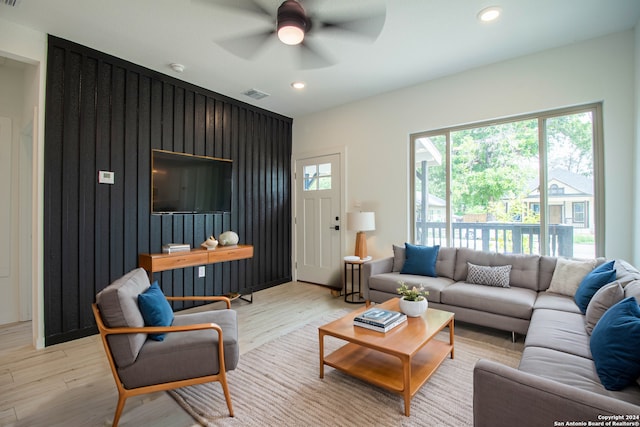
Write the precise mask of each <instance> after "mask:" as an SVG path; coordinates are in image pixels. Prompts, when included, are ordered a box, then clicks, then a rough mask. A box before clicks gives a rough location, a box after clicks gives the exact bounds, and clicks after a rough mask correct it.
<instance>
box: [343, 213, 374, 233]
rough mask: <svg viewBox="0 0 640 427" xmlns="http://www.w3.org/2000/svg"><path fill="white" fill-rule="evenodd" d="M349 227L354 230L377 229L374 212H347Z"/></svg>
mask: <svg viewBox="0 0 640 427" xmlns="http://www.w3.org/2000/svg"><path fill="white" fill-rule="evenodd" d="M347 229H349V230H354V231H371V230H375V229H376V214H375V213H374V212H347Z"/></svg>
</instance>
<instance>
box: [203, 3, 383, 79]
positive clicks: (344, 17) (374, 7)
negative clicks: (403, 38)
mask: <svg viewBox="0 0 640 427" xmlns="http://www.w3.org/2000/svg"><path fill="white" fill-rule="evenodd" d="M198 1H199V2H206V3H208V4H209V5H217V6H221V7H224V8H228V9H231V10H236V11H239V12H242V13H246V14H250V15H252V16H254V17H258V18H260V19H262V20H264V21H265V23H267V25H265V27H266V29H262V30H258V31H253V32H249V33H244V34H241V35H238V36H235V37H231V38H226V39H224V40H217V41H216V43H217V44H218V45H219V46H221V47H222V48H224V49H225V50H227V51H228V52H230V53H232V54H234V55H236V56H239V57H242V58H245V59H252V58H253V57H255V55H257V54H258V53H259V52H260V51H261V49H262V48H263V47H264V46H265V44H266V43H267V42H269V41H270V40H273V39H276V40H279V41H280V42H281V44H282V45H283V48H288V49H297V50H298V52H299V55H300V57H299V59H300V66H301V68H306V69H310V68H323V67H327V66H330V65H333V64H334V63H335V60H334V59H333V58H332V57H331V56H330V55H329V54H328V53H327V51H326V49H325V47H323V46H322V44H323V43H326V40H323V38H322V36H323V35H329V34H331V35H336V36H339V37H341V38H343V37H354V39H355V38H356V37H357V40H358V41H361V42H362V41H369V42H372V41H374V40H375V39H376V38H377V37H378V35H379V34H380V32H381V31H382V27H383V26H384V22H385V17H386V11H385V8H384V4H383V3H382V2H381V1H371V0H359V1H355V0H333V2H331V1H328V0H325V1H323V0H285V1H283V2H282V3H281V4H280V5H279V6H278V7H277V8H276V7H275V4H273V6H272V5H269V6H265V5H264V3H265V2H264V0H263V1H260V0H198ZM278 1H279V0H278ZM331 3H333V5H334V7H333V8H332V7H331ZM349 3H351V6H355V7H351V8H349V7H346V8H345V5H347V6H349ZM358 3H360V5H359V7H358ZM365 5H366V6H365ZM318 36H320V37H318Z"/></svg>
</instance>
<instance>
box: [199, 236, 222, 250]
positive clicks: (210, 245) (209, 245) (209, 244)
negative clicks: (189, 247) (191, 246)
mask: <svg viewBox="0 0 640 427" xmlns="http://www.w3.org/2000/svg"><path fill="white" fill-rule="evenodd" d="M200 246H202V247H203V248H205V249H208V250H212V249H215V248H216V246H218V241H217V240H216V238H215V237H213V236H209V238H208V239H207V240H205V241H204V242H202V244H201V245H200Z"/></svg>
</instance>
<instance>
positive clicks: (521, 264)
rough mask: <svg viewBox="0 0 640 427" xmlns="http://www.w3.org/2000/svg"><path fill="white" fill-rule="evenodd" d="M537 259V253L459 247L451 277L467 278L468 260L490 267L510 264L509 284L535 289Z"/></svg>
mask: <svg viewBox="0 0 640 427" xmlns="http://www.w3.org/2000/svg"><path fill="white" fill-rule="evenodd" d="M539 259H540V257H539V256H538V255H505V254H497V253H490V252H482V251H475V250H473V249H468V248H459V249H458V254H457V255H456V261H455V263H456V268H455V274H454V277H453V278H454V280H455V281H456V282H463V281H466V280H467V274H468V266H467V263H468V262H470V263H472V264H475V265H485V266H490V267H496V266H503V265H511V274H510V279H509V286H511V287H514V286H515V287H519V288H528V289H531V290H534V291H535V290H537V289H538V260H539Z"/></svg>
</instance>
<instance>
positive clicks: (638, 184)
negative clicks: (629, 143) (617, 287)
mask: <svg viewBox="0 0 640 427" xmlns="http://www.w3.org/2000/svg"><path fill="white" fill-rule="evenodd" d="M634 53H635V59H636V62H635V86H634V87H635V114H634V118H635V123H636V128H635V131H636V134H635V147H634V148H635V150H634V156H633V159H634V160H633V162H634V165H640V22H638V23H636V28H635V51H634ZM633 182H634V183H635V186H634V191H633V201H634V205H633V214H632V215H633V217H634V218H639V215H640V171H638V167H637V166H636V167H634V168H633ZM631 236H632V240H633V242H634V247H633V250H634V252H633V253H634V255H635V260H636V263H637V261H638V259H640V221H636V223H635V224H634V227H633V230H632V234H631Z"/></svg>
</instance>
